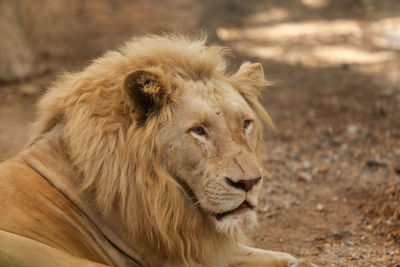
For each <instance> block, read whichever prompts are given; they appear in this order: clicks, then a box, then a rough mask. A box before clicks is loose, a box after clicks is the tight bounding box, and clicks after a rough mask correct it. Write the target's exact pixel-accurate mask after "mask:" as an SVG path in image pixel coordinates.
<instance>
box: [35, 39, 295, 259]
mask: <svg viewBox="0 0 400 267" xmlns="http://www.w3.org/2000/svg"><path fill="white" fill-rule="evenodd" d="M226 53H227V51H226V49H225V48H222V47H219V46H206V45H205V40H204V39H201V40H198V41H191V40H189V39H187V38H185V37H181V36H162V37H160V36H146V37H141V38H133V39H132V40H131V41H129V42H127V44H126V45H125V46H123V47H121V48H120V49H118V50H116V51H111V52H108V53H106V54H105V55H104V56H102V57H100V58H98V59H96V60H94V61H93V62H92V64H91V65H90V66H88V67H87V68H86V69H84V70H83V71H82V72H78V73H65V74H63V75H62V76H60V77H59V79H58V80H57V82H56V83H54V84H53V86H52V87H51V88H50V89H49V92H48V93H47V94H46V95H45V96H44V97H43V98H42V100H41V101H40V103H39V118H38V120H37V122H36V123H35V125H34V129H35V131H36V136H41V135H43V134H45V133H46V132H49V131H51V129H52V128H54V127H55V126H56V125H61V126H62V133H61V139H62V141H63V143H64V144H65V146H64V148H65V150H66V151H65V152H66V153H67V154H68V156H69V158H70V160H71V161H72V164H73V166H74V167H75V168H77V170H78V171H79V174H80V179H81V190H82V191H83V192H88V193H89V192H90V193H93V194H94V195H95V197H96V200H95V201H96V205H97V207H98V209H99V210H101V211H102V212H104V214H106V215H107V214H110V212H111V211H115V210H118V211H119V213H120V214H121V216H122V218H123V223H124V227H126V229H127V231H128V232H129V234H130V237H131V238H132V239H133V240H140V242H141V244H143V246H144V247H145V251H147V253H149V254H148V255H152V253H154V251H156V252H157V255H159V256H160V257H161V258H164V259H165V260H166V261H168V262H186V263H187V264H189V265H191V264H192V263H194V262H196V263H202V264H206V265H209V266H225V265H226V264H227V263H228V262H229V261H230V260H231V258H232V255H233V254H232V253H235V252H234V251H235V250H237V249H238V247H237V241H238V240H240V239H242V234H241V231H240V230H239V229H238V228H237V227H236V226H235V224H233V226H232V227H231V228H227V230H226V233H224V232H221V231H218V230H217V229H216V227H215V225H214V224H213V222H212V220H211V219H210V218H209V214H210V212H207V211H204V210H203V209H202V208H199V207H198V205H197V203H192V202H191V201H190V193H191V192H190V191H188V188H186V187H185V186H186V185H187V184H186V182H183V181H181V180H179V177H175V176H174V175H173V173H172V172H174V170H176V169H179V168H180V166H176V165H175V166H172V167H171V166H169V164H172V165H173V164H174V161H173V159H171V160H170V161H169V162H172V163H166V162H165V151H166V147H165V143H166V142H165V140H166V138H167V137H168V138H170V137H169V136H168V134H169V132H168V131H167V130H168V129H170V128H171V127H172V126H171V125H173V122H172V121H171V118H172V116H173V112H174V110H175V109H176V106H177V105H180V104H179V101H180V99H181V98H182V96H183V95H185V92H187V90H188V89H187V88H189V87H193V88H194V87H196V86H199V87H201V86H204V84H206V85H207V84H210V86H211V87H212V86H218V85H219V84H224V86H227V85H230V86H232V88H235V89H236V90H237V93H239V94H240V95H241V96H242V97H243V99H244V100H245V101H246V102H247V104H248V106H249V107H250V108H251V110H252V111H253V112H254V114H255V116H256V118H255V125H254V127H255V128H254V131H255V133H254V136H255V137H254V138H255V139H254V142H253V141H252V142H253V143H251V144H250V145H246V146H248V148H246V151H247V150H248V151H250V152H251V153H253V152H252V151H253V150H254V151H255V152H254V153H255V154H254V155H255V156H256V157H257V160H256V161H257V162H258V164H259V163H260V160H259V158H260V157H259V156H260V155H259V153H260V152H259V147H260V144H261V139H262V134H261V130H262V127H261V121H264V122H265V123H266V124H267V125H268V126H270V127H271V128H273V124H272V121H271V119H270V117H269V116H268V113H267V112H266V111H265V110H264V108H263V107H262V105H261V104H260V103H259V101H258V99H257V96H258V94H259V92H260V90H261V88H262V87H264V86H265V85H266V81H265V80H264V76H263V74H262V68H261V65H257V64H249V63H245V64H243V65H242V67H241V68H240V69H239V71H238V72H237V73H236V74H228V73H226V65H227V63H226V61H225V55H226ZM143 69H144V70H146V72H148V73H151V76H152V77H153V75H154V77H158V78H157V79H156V80H157V86H156V87H151V86H147V87H146V88H145V90H147V91H146V93H148V94H153V93H155V91H156V90H159V89H160V88H161V87H162V88H163V90H165V92H163V94H162V95H161V97H159V98H158V100H157V101H159V102H160V103H159V106H160V109H159V110H158V111H157V114H155V115H152V116H149V117H148V118H147V119H146V120H145V121H144V122H143V121H142V122H141V121H139V120H138V116H139V115H140V114H139V106H138V105H135V103H134V101H133V102H132V101H131V99H130V98H129V96H128V95H127V94H126V93H125V92H124V90H123V88H124V86H126V83H127V81H126V80H125V77H127V76H128V75H129V74H130V73H132V72H135V71H137V70H143ZM149 75H150V74H149ZM221 90H222V89H221ZM224 90H225V89H224ZM229 90H230V89H229ZM229 90H228V91H229ZM222 91H223V90H222ZM237 93H236V94H237ZM236 97H237V96H236ZM143 123H144V125H143ZM166 129H167V130H166ZM222 137H223V136H222ZM240 138H244V137H240ZM232 142H233V141H232ZM235 142H236V141H235ZM238 142H239V141H238ZM240 142H244V143H246V142H247V141H240ZM244 143H243V144H244ZM232 144H233V143H232ZM246 144H247V143H246ZM250 152H249V153H250ZM246 153H247V152H246ZM239 156H240V155H239ZM245 160H246V159H245ZM253 163H254V162H253ZM254 164H256V163H254ZM245 168H247V166H245ZM258 171H259V170H258V169H257V172H255V173H258ZM254 175H256V174H254ZM257 175H258V174H257ZM254 177H255V176H254ZM250 178H252V177H250ZM213 186H214V185H213ZM224 186H226V185H224ZM189 187H190V184H189ZM214 187H215V186H214ZM191 189H192V190H194V188H191ZM189 190H190V188H189ZM235 190H236V189H235ZM257 190H259V187H258V189H257ZM257 192H258V191H257ZM249 195H250V193H249ZM252 197H253V198H254V197H256V194H255V195H254V196H252ZM198 200H199V201H200V203H201V201H202V199H201V198H199V199H198ZM254 201H255V203H256V200H254ZM193 204H194V205H193ZM232 205H234V204H232ZM232 207H233V206H232ZM224 211H225V210H222V208H221V210H220V211H219V212H224ZM257 253H258V252H257ZM246 255H247V254H246ZM249 255H250V254H249ZM260 257H261V256H260ZM266 257H271V256H269V254H268V255H267V256H266ZM274 257H275V256H274ZM261 258H262V257H261ZM283 258H284V261H285V262H288V259H289V260H291V259H292V258H291V257H289V256H284V257H283ZM268 259H269V260H271V259H270V258H268ZM240 261H243V260H242V259H240Z"/></svg>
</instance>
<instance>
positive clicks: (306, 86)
mask: <svg viewBox="0 0 400 267" xmlns="http://www.w3.org/2000/svg"><path fill="white" fill-rule="evenodd" d="M82 3H84V4H83V6H82V7H81V9H79V12H78V13H77V15H76V16H77V19H79V21H80V22H81V23H82V27H79V32H76V33H74V35H73V36H71V38H75V43H77V41H76V38H78V37H79V38H80V39H79V40H82V41H79V42H78V43H79V44H80V46H79V49H76V50H75V53H74V54H73V56H68V57H64V58H63V57H59V58H55V59H54V58H53V59H49V61H48V65H49V66H50V67H49V71H48V72H47V73H46V74H44V75H42V76H40V77H37V78H34V79H32V80H29V81H25V82H21V83H18V84H2V85H0V161H1V160H5V159H7V158H9V157H11V156H13V155H15V154H16V153H18V151H20V150H21V149H22V148H23V147H24V144H25V143H26V141H27V139H28V138H29V123H30V122H31V121H32V120H33V118H34V115H33V114H34V104H35V102H36V101H37V99H38V98H39V97H40V95H41V94H43V93H44V91H45V88H46V86H48V85H49V83H50V82H51V81H52V80H53V79H54V77H55V75H56V73H57V72H58V71H59V70H60V69H68V70H76V69H79V68H81V67H83V66H85V65H86V64H88V61H87V60H88V59H89V58H90V57H93V56H96V55H98V54H99V53H101V52H102V51H105V50H107V49H109V48H112V47H113V46H116V45H118V44H120V43H121V42H122V41H123V40H124V39H126V38H127V37H128V36H130V35H132V34H141V33H144V32H151V33H160V32H162V31H177V30H178V31H182V32H187V33H189V34H198V33H199V32H200V31H201V30H203V31H207V32H208V34H209V36H210V39H212V40H213V41H217V42H219V43H220V44H222V45H225V46H228V47H230V48H231V49H232V50H233V55H234V56H233V57H232V62H233V65H234V66H237V65H238V64H239V62H241V61H243V60H250V61H254V62H261V63H262V64H263V66H264V71H265V74H266V77H267V78H268V79H269V80H271V81H273V85H272V86H270V87H269V88H268V89H267V90H266V92H265V93H264V94H263V96H262V97H263V104H264V105H265V106H266V107H267V109H268V110H269V112H270V114H271V116H272V117H273V119H274V121H275V123H276V126H277V131H276V132H271V131H270V132H266V134H265V148H264V153H263V160H264V162H265V168H266V178H267V179H266V180H265V183H264V188H263V192H262V194H261V196H260V207H259V208H258V213H259V218H260V224H259V227H258V229H257V230H256V231H253V232H252V233H250V237H251V239H252V241H253V243H254V244H255V245H257V246H258V247H261V248H265V249H271V250H279V251H286V252H289V253H291V254H293V255H296V256H298V257H307V258H309V259H311V260H312V261H313V262H314V263H316V264H318V265H319V266H400V215H399V214H400V15H399V14H400V2H399V1H397V0H381V1H377V0H375V1H374V0H340V1H339V0H335V1H333V0H331V1H329V0H290V1H278V0H270V1H259V0H251V1H239V0H236V1H203V2H201V3H202V4H199V2H197V1H194V0H193V1H192V0H168V1H157V0H154V1H144V0H142V1H135V2H134V3H133V2H129V1H125V0H124V1H119V2H118V1H111V0H109V1H105V0H104V1H94V0H86V1H83V2H82Z"/></svg>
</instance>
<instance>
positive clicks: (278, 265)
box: [230, 245, 316, 267]
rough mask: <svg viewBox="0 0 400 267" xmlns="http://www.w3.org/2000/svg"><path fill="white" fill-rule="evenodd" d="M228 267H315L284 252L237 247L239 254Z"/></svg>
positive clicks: (243, 246)
mask: <svg viewBox="0 0 400 267" xmlns="http://www.w3.org/2000/svg"><path fill="white" fill-rule="evenodd" d="M230 266H232V267H233V266H240V267H316V266H315V265H314V264H312V263H310V262H308V261H306V260H301V259H300V260H299V259H296V258H294V257H293V256H292V255H290V254H287V253H284V252H275V251H269V250H262V249H257V248H251V247H248V246H245V245H239V252H238V254H237V255H236V256H235V258H234V261H233V262H232V263H231V265H230Z"/></svg>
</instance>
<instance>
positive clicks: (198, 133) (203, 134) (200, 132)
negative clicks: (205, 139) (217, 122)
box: [191, 126, 206, 136]
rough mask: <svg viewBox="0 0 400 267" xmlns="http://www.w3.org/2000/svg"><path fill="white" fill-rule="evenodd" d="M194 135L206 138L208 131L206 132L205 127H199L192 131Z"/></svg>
mask: <svg viewBox="0 0 400 267" xmlns="http://www.w3.org/2000/svg"><path fill="white" fill-rule="evenodd" d="M191 131H192V132H193V133H195V134H197V135H201V136H205V135H206V130H204V128H203V127H201V126H198V127H194V128H192V130H191Z"/></svg>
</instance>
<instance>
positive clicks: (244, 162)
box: [165, 82, 262, 232]
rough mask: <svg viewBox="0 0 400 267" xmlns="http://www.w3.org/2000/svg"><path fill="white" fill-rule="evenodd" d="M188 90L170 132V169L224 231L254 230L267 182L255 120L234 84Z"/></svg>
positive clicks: (191, 86) (174, 113)
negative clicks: (250, 228)
mask: <svg viewBox="0 0 400 267" xmlns="http://www.w3.org/2000/svg"><path fill="white" fill-rule="evenodd" d="M185 86H186V89H185V91H184V93H183V95H182V96H181V97H180V99H179V101H178V102H177V103H176V104H175V105H173V107H172V127H168V128H169V129H168V130H167V131H168V132H169V133H168V134H167V136H170V138H169V139H168V141H167V143H166V145H167V147H168V148H167V150H166V151H167V152H166V155H165V158H166V160H167V162H168V165H169V169H170V171H171V173H172V175H173V176H174V177H175V178H176V179H177V180H178V181H179V182H181V183H182V184H184V187H185V186H186V187H188V188H186V190H187V191H188V196H189V197H193V198H194V201H197V200H198V202H199V206H200V209H201V210H202V211H203V212H205V213H206V214H208V216H209V217H210V218H211V220H212V221H213V222H214V223H215V225H216V227H217V229H218V230H219V231H222V232H230V231H234V232H235V231H236V230H237V227H242V226H246V227H248V226H252V225H254V223H255V222H256V215H255V211H254V208H255V207H256V205H257V197H258V193H259V191H260V188H261V183H262V168H261V165H260V162H259V160H258V158H257V155H256V147H257V145H258V142H257V141H258V139H257V138H258V135H259V133H260V125H259V122H258V120H257V118H256V115H255V114H254V112H253V110H252V109H251V108H250V106H249V105H248V104H247V102H246V101H245V99H244V98H243V97H242V96H241V95H240V94H239V92H237V91H236V90H235V89H234V88H232V87H231V86H230V85H229V84H226V83H211V82H210V83H203V82H191V83H188V84H185Z"/></svg>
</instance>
